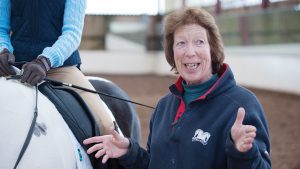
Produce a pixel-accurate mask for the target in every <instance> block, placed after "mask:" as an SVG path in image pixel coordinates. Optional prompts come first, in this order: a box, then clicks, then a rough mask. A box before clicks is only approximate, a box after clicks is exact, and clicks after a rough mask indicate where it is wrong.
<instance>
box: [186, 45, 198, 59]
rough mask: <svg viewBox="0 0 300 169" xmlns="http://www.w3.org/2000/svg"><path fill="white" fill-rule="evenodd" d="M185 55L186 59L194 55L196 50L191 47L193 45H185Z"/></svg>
mask: <svg viewBox="0 0 300 169" xmlns="http://www.w3.org/2000/svg"><path fill="white" fill-rule="evenodd" d="M185 54H186V55H187V56H188V57H192V56H195V55H196V48H195V47H193V45H187V47H186V51H185Z"/></svg>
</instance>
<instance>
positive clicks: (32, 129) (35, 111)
mask: <svg viewBox="0 0 300 169" xmlns="http://www.w3.org/2000/svg"><path fill="white" fill-rule="evenodd" d="M37 103H38V87H37V85H36V86H35V107H34V115H33V119H32V122H31V124H30V128H29V130H28V133H27V136H26V139H25V141H24V143H23V146H22V148H21V151H20V153H19V155H18V159H17V161H16V163H15V166H14V169H16V168H17V166H18V164H19V162H20V161H21V159H22V157H23V155H24V153H25V151H26V149H27V147H28V145H29V143H30V140H31V138H32V135H33V131H34V126H35V123H36V119H37V116H38V107H37Z"/></svg>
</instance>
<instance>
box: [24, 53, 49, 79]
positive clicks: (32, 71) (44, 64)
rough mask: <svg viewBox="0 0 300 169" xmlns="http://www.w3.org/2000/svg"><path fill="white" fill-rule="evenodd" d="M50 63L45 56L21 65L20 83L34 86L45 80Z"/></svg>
mask: <svg viewBox="0 0 300 169" xmlns="http://www.w3.org/2000/svg"><path fill="white" fill-rule="evenodd" d="M50 66H51V64H50V61H49V59H48V58H46V57H45V56H39V57H37V58H36V59H34V60H33V61H31V62H28V63H26V64H25V65H23V67H22V69H23V76H22V79H21V82H22V83H24V82H26V83H28V84H30V85H36V84H37V83H40V82H41V81H42V80H44V79H45V77H46V75H47V72H48V71H49V70H50Z"/></svg>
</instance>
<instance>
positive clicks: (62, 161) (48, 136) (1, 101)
mask: <svg viewBox="0 0 300 169" xmlns="http://www.w3.org/2000/svg"><path fill="white" fill-rule="evenodd" d="M35 92H36V91H35V89H34V87H30V86H26V85H24V84H20V83H19V82H18V81H16V80H6V79H5V78H3V77H0V93H1V95H0V115H1V117H0V138H1V139H0V150H1V151H0V159H1V161H2V160H3V161H6V162H5V163H0V168H13V165H14V163H15V161H16V159H17V157H18V154H19V152H20V150H21V147H22V145H23V143H24V140H25V137H26V135H27V133H28V130H29V126H30V124H31V121H32V119H33V115H34V108H35V102H36V97H35V94H36V93H35ZM37 124H38V125H36V126H35V127H36V128H37V129H36V130H35V134H34V135H33V136H32V139H31V142H30V145H29V146H28V148H27V150H26V153H25V154H24V156H23V158H22V160H21V162H20V165H21V166H22V167H21V168H26V167H27V168H28V167H29V168H35V167H36V168H38V167H37V166H43V168H76V166H75V165H76V162H74V161H75V154H74V148H73V147H72V141H71V138H70V135H69V134H68V130H69V129H68V127H67V126H66V124H65V122H64V120H63V118H62V117H61V115H60V114H59V113H58V112H57V110H56V108H55V106H54V105H53V104H52V103H51V102H50V101H49V100H48V99H47V98H46V97H45V96H44V95H42V94H41V93H39V95H38V118H37ZM34 161H36V163H34Z"/></svg>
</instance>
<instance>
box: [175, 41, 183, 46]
mask: <svg viewBox="0 0 300 169" xmlns="http://www.w3.org/2000/svg"><path fill="white" fill-rule="evenodd" d="M183 45H184V42H183V41H180V42H177V44H176V46H183Z"/></svg>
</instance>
